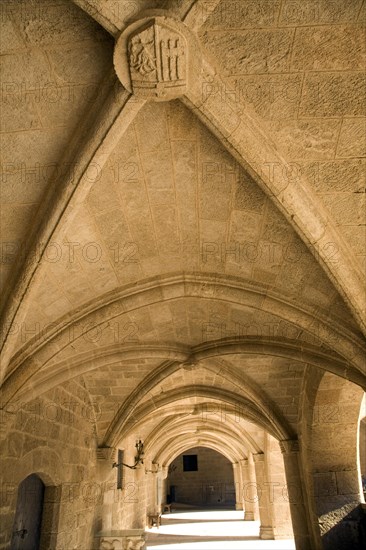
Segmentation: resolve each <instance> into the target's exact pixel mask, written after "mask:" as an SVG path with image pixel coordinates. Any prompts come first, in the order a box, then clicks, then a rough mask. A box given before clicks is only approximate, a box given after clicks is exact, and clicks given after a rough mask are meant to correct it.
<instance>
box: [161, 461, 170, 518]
mask: <svg viewBox="0 0 366 550" xmlns="http://www.w3.org/2000/svg"><path fill="white" fill-rule="evenodd" d="M160 475H161V484H162V487H161V511H162V510H163V506H164V504H166V497H167V494H168V467H167V466H164V467H163V468H162V469H161V474H160Z"/></svg>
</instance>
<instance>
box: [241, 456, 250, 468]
mask: <svg viewBox="0 0 366 550" xmlns="http://www.w3.org/2000/svg"><path fill="white" fill-rule="evenodd" d="M240 464H241V465H242V467H243V468H247V467H248V466H249V459H248V458H242V459H241V460H240Z"/></svg>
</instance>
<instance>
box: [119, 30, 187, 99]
mask: <svg viewBox="0 0 366 550" xmlns="http://www.w3.org/2000/svg"><path fill="white" fill-rule="evenodd" d="M187 49H188V48H187V42H186V39H185V37H184V36H183V35H182V34H180V33H179V32H178V31H177V30H175V29H172V28H170V27H169V26H167V25H163V24H161V23H160V22H157V21H156V20H151V21H150V22H149V23H148V24H147V25H146V26H145V27H144V28H142V29H139V30H138V31H137V32H135V33H134V34H133V35H132V36H130V37H129V39H128V48H127V55H128V61H129V69H130V76H131V85H132V91H133V93H134V94H135V95H136V96H139V97H142V98H146V99H149V98H151V99H152V98H154V99H166V100H168V99H173V98H175V97H179V96H180V95H182V94H184V92H185V91H186V88H187V59H186V56H187Z"/></svg>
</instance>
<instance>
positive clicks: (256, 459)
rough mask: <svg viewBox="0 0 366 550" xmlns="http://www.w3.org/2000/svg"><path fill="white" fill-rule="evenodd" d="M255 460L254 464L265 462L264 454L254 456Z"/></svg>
mask: <svg viewBox="0 0 366 550" xmlns="http://www.w3.org/2000/svg"><path fill="white" fill-rule="evenodd" d="M253 460H254V463H257V462H264V453H256V454H253Z"/></svg>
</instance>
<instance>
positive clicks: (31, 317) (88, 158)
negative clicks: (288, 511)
mask: <svg viewBox="0 0 366 550" xmlns="http://www.w3.org/2000/svg"><path fill="white" fill-rule="evenodd" d="M75 4H77V5H74V4H73V3H72V2H67V1H64V2H61V1H60V2H58V3H57V5H53V4H50V3H47V2H43V1H41V2H37V3H35V4H34V5H33V3H32V2H27V3H21V2H15V1H14V2H6V3H5V4H4V6H3V9H4V17H5V29H6V33H5V34H4V35H3V37H2V54H3V67H4V73H3V81H4V86H3V96H2V117H1V118H2V124H3V126H2V135H1V139H2V158H1V167H2V187H1V202H2V204H1V223H2V241H3V249H2V265H1V269H2V285H3V286H2V288H3V291H4V299H3V300H2V306H3V309H2V312H3V332H2V335H3V337H4V338H3V341H4V348H3V360H2V380H5V384H4V399H5V401H7V400H8V399H13V398H17V399H21V400H26V399H28V397H27V395H30V394H32V395H33V396H34V393H35V392H36V393H38V394H40V393H42V392H44V391H46V390H47V389H49V388H53V387H56V386H57V385H58V384H60V383H64V382H66V381H67V380H68V379H70V378H73V377H79V378H80V380H81V381H82V383H83V384H84V385H85V386H86V387H87V388H88V390H89V392H90V395H91V399H92V401H93V403H94V404H95V409H96V415H97V427H98V437H99V441H100V443H103V442H104V443H105V442H106V441H111V440H112V439H113V438H114V439H113V441H115V439H116V437H117V436H118V434H120V432H118V430H119V429H120V428H121V425H120V418H121V415H122V416H123V410H124V409H123V405H124V403H125V402H127V400H128V397H129V395H130V394H132V393H133V392H136V400H135V402H134V405H133V407H135V408H136V410H139V409H138V407H143V405H144V399H145V400H146V399H147V400H148V399H149V398H148V396H149V395H154V392H158V393H159V394H160V393H163V394H169V393H170V392H172V391H173V390H176V389H177V388H178V389H180V390H181V391H182V397H181V399H182V400H183V401H182V407H183V403H185V401H184V399H187V398H186V397H184V395H185V394H184V388H191V389H192V388H194V387H195V386H197V387H200V386H202V387H204V388H205V391H206V393H205V391H203V390H202V393H199V392H198V394H197V396H196V397H195V398H194V400H196V404H197V403H199V402H201V403H203V402H205V401H207V400H208V401H209V400H210V399H213V401H215V399H217V400H220V396H219V395H217V396H216V397H213V396H212V395H211V394H209V392H208V390H207V388H212V387H217V386H219V387H220V388H222V389H223V390H225V391H227V392H231V391H232V392H233V393H237V394H240V395H241V396H242V397H243V399H244V398H245V395H246V392H247V391H249V390H248V389H249V388H251V389H253V388H254V387H255V388H256V391H258V392H259V393H260V395H261V398H262V401H261V402H258V403H257V405H256V406H257V408H258V410H257V409H256V410H257V413H258V414H259V412H258V411H262V412H263V410H265V407H264V403H267V404H270V407H272V408H274V409H275V410H276V415H277V414H278V418H279V419H281V421H279V424H281V423H282V424H281V425H282V427H283V428H284V429H285V428H286V430H287V432H286V433H287V435H292V434H293V432H296V421H297V415H298V413H299V409H298V406H299V400H300V397H301V384H302V382H303V379H304V375H305V374H306V373H311V372H312V369H314V368H315V369H317V368H321V369H325V370H330V371H331V372H335V373H336V374H339V375H342V376H345V377H346V378H349V379H351V380H353V381H355V382H356V383H358V384H360V385H361V386H362V387H365V386H366V384H365V377H364V375H365V364H364V357H365V355H364V353H365V342H364V336H363V334H362V333H365V309H364V303H365V285H364V280H363V273H364V269H365V228H366V225H365V189H364V177H365V161H364V157H365V143H364V137H365V132H364V124H365V120H364V117H363V115H364V114H365V113H364V105H365V85H364V84H365V76H364V73H363V72H362V69H363V67H364V63H365V47H364V42H363V40H362V28H361V24H362V21H363V18H364V10H365V4H364V3H362V1H358V0H352V1H347V2H345V1H344V0H339V1H338V0H337V1H333V2H332V10H331V11H330V10H329V5H328V4H327V3H326V2H324V3H323V2H317V3H316V6H315V4H314V3H313V2H309V3H304V5H301V6H300V5H298V7H297V10H294V8H293V3H291V2H288V1H287V0H283V1H282V2H280V1H278V2H277V1H273V2H260V1H259V2H255V3H254V2H230V1H226V0H222V1H221V2H219V1H215V2H209V3H207V2H204V1H200V0H198V1H197V2H192V1H191V0H187V1H184V0H183V1H178V0H177V1H173V2H166V1H149V0H144V1H142V0H139V1H136V2H133V3H131V2H122V1H121V2H117V3H115V2H109V1H107V0H105V1H97V0H93V1H92V0H90V1H89V0H78V1H77V2H75ZM31 5H32V6H33V8H34V9H36V11H35V12H32V13H33V14H34V13H36V15H35V16H34V15H33V17H29V10H31V7H32V6H31ZM149 9H164V10H167V11H165V12H158V15H161V14H163V13H164V14H166V15H167V16H168V17H174V18H178V19H184V20H185V24H186V26H187V28H189V29H190V31H189V32H191V33H193V34H192V36H193V37H194V38H192V40H193V42H194V41H195V40H196V41H197V43H198V44H200V47H201V48H202V53H201V51H200V50H199V49H197V51H195V53H194V55H195V56H196V58H197V59H199V60H200V62H202V67H201V69H200V71H201V72H200V74H199V79H198V80H194V81H192V82H191V88H190V90H189V91H188V92H187V94H186V95H185V96H184V97H182V98H180V99H174V100H172V101H169V102H150V101H144V100H141V99H138V98H136V97H134V96H133V95H132V96H131V94H130V92H129V91H127V90H124V88H123V86H122V84H121V83H120V82H119V80H118V79H117V77H116V75H115V72H114V68H113V53H114V43H115V42H114V39H117V38H118V36H119V35H120V32H121V31H123V30H124V29H125V27H126V26H127V25H129V24H130V23H131V21H132V20H135V19H136V20H138V19H140V18H141V17H143V16H142V15H141V14H142V13H143V12H144V10H149ZM27 10H28V11H27ZM37 10H38V12H37ZM37 13H38V17H37ZM146 13H147V15H149V14H150V15H151V13H153V12H146ZM145 15H146V14H145ZM351 24H352V30H351V31H350V27H349V25H351ZM103 27H104V28H103ZM187 32H188V31H187ZM194 43H195V44H196V42H194ZM191 55H192V53H191ZM201 56H202V57H201ZM196 58H194V59H196ZM194 59H193V58H190V62H191V63H192V64H194V63H195V61H194ZM325 60H326V61H325ZM196 76H197V75H195V77H196ZM213 350H214V351H213ZM192 357H193V359H192V361H193V364H194V365H195V366H194V367H193V370H185V369H184V364H185V363H187V361H188V362H189V361H190V358H192ZM166 361H168V362H169V361H170V362H171V363H172V367H171V368H172V369H173V371H174V372H172V373H166V375H167V376H168V378H167V379H166V380H165V381H164V383H162V382H160V381H159V380H160V379H159V376H158V373H159V372H160V370H161V369H163V367H164V365H165V362H166ZM220 361H224V362H225V366H223V364H221V366H220V365H219V363H218V362H220ZM177 365H178V366H179V365H183V367H182V368H180V367H179V369H180V370H179V369H178V370H174V369H176V368H177ZM168 367H169V368H170V363H169V365H168ZM164 368H165V367H164ZM164 372H165V371H164ZM218 372H220V373H221V374H220V376H218V374H217V373H218ZM224 372H225V373H226V374H225V376H224V377H223V373H224ZM228 372H229V373H231V374H227V373H228ZM154 373H156V376H157V378H156V379H153V380H152V381H149V376H153V375H154ZM182 373H183V374H182ZM213 373H216V374H213ZM230 377H231V380H230ZM234 378H235V380H236V382H235V381H234V380H233V379H234ZM233 386H235V388H234V387H233ZM30 388H31V389H32V392H29V389H30ZM141 388H143V391H142V390H141V391H142V393H139V391H140V390H139V389H141ZM154 388H155V389H154ZM145 390H146V392H147V393H146V394H144V393H143V392H144V391H145ZM192 391H193V390H192ZM144 395H146V397H145V398H144ZM256 395H257V394H256ZM177 399H178V397H177ZM192 399H193V398H192ZM248 399H249V400H253V399H254V397H253V395H251V396H250V397H248ZM254 402H255V399H254ZM185 404H186V403H185ZM162 406H163V405H162ZM184 406H185V405H184ZM274 409H273V410H274ZM141 410H143V409H141ZM172 418H174V414H173V413H172ZM258 418H259V417H258ZM160 420H161V419H160V418H159V415H158V416H157V417H156V418H155V419H153V420H151V422H152V424H153V425H158V423H159V422H160ZM149 425H150V424H149ZM147 432H148V430H147ZM277 435H278V434H277ZM108 437H109V440H108Z"/></svg>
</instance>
